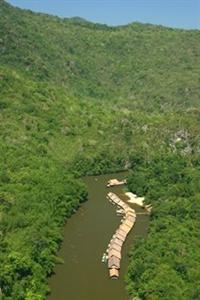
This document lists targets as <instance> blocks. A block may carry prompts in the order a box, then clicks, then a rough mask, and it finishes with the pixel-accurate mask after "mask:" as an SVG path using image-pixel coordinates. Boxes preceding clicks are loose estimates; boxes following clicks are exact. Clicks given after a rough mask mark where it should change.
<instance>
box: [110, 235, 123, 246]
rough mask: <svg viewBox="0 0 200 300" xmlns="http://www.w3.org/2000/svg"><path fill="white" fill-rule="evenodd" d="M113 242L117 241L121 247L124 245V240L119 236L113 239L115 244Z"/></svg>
mask: <svg viewBox="0 0 200 300" xmlns="http://www.w3.org/2000/svg"><path fill="white" fill-rule="evenodd" d="M113 243H115V244H117V245H119V246H121V247H122V245H123V241H122V240H120V239H118V238H117V237H115V238H114V239H113V240H112V241H111V244H113Z"/></svg>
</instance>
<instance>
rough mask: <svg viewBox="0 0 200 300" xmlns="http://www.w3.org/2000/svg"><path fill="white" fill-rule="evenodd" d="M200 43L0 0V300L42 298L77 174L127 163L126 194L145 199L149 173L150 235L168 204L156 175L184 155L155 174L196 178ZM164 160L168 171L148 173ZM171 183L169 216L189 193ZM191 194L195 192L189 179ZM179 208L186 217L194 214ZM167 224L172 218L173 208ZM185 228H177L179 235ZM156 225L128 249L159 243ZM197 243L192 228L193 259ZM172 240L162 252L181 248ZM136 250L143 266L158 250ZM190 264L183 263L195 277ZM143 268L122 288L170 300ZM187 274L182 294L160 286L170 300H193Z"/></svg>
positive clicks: (159, 30) (76, 198) (171, 32)
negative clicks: (143, 283)
mask: <svg viewBox="0 0 200 300" xmlns="http://www.w3.org/2000/svg"><path fill="white" fill-rule="evenodd" d="M199 37H200V32H199V31H198V30H196V31H184V30H175V29H170V28H163V27H160V26H153V25H142V24H136V23H134V24H130V25H128V26H122V27H115V28H113V27H107V26H104V25H98V24H92V23H90V22H87V21H83V20H80V19H77V18H72V19H59V18H57V17H53V16H48V15H44V14H36V13H33V12H31V11H25V10H21V9H18V8H14V7H12V6H10V5H9V4H7V3H6V2H5V1H3V0H0V112H1V114H0V121H1V127H0V132H1V135H0V287H1V289H2V292H3V299H4V300H11V299H15V300H22V299H26V300H30V299H31V300H33V299H34V300H39V299H44V297H45V294H46V293H47V291H48V286H47V276H49V275H50V274H51V272H52V269H53V266H54V264H55V262H56V252H57V249H58V247H59V243H60V241H61V239H62V237H61V233H60V232H61V227H62V225H63V224H64V222H65V221H66V219H67V218H68V217H70V216H71V214H72V213H73V212H75V210H76V209H77V208H78V206H79V205H80V203H81V202H82V201H84V200H85V199H86V194H87V192H86V190H85V187H84V185H83V184H82V182H81V181H80V180H79V179H78V178H79V177H80V176H81V175H84V174H99V173H103V172H108V171H113V170H120V169H124V168H133V170H135V173H134V174H137V175H138V178H140V179H141V180H139V181H138V184H137V187H136V186H135V185H134V183H133V182H135V181H136V180H135V177H134V175H131V177H130V184H129V186H130V189H131V190H133V191H136V192H137V193H140V192H142V194H145V193H147V185H148V184H147V182H146V181H149V180H150V178H151V176H152V181H151V188H148V191H150V192H149V194H147V198H148V200H149V201H152V202H153V201H154V202H155V203H154V207H156V214H155V217H152V228H155V227H154V225H153V224H155V223H154V222H155V219H158V220H159V226H160V222H162V218H163V214H164V213H166V215H167V216H169V215H170V213H171V212H170V211H171V206H170V209H169V207H168V206H167V205H164V208H162V207H163V206H162V201H163V203H164V202H165V201H167V200H168V199H166V197H163V190H162V189H159V188H160V187H161V185H163V182H160V181H159V179H158V178H157V177H159V174H160V172H162V169H165V171H166V170H168V168H169V169H170V166H171V164H172V162H176V161H177V160H179V158H180V157H181V159H180V160H181V162H182V160H183V161H184V163H183V164H182V163H180V166H179V167H178V174H179V173H180V174H179V175H177V170H175V169H172V174H170V172H168V171H166V172H164V174H165V180H166V182H168V179H169V178H171V177H170V176H172V177H173V175H174V178H175V179H174V180H176V182H178V183H179V181H178V180H179V179H181V178H182V177H183V175H181V174H182V169H185V168H186V166H187V174H193V175H191V176H194V173H193V170H194V169H197V171H196V173H195V176H194V177H195V178H196V176H197V177H198V175H199V169H198V168H199V149H200V147H199V146H200V145H199V140H200V139H199V138H200V137H199V121H200V118H199V117H200V107H199V96H200V88H199V87H200V85H199V83H200V82H199V81H200V78H199V73H198V70H199V67H200V66H199V65H200V59H199V53H200V39H199ZM173 153H175V155H174V156H173V155H172V154H173ZM171 155H172V156H171ZM168 156H169V157H171V158H170V159H167V157H168ZM163 157H166V160H167V162H166V165H163V166H162V167H160V166H158V167H155V168H154V167H152V168H153V170H151V167H150V166H151V165H152V166H154V165H155V166H157V164H158V161H160V160H163ZM160 168H161V170H160ZM181 168H182V169H181ZM149 170H151V171H149ZM144 172H146V173H145V174H147V175H148V176H147V175H144ZM145 176H146V177H145ZM188 176H189V175H188ZM177 177H178V179H177ZM185 178H186V179H187V180H185V181H184V180H183V182H181V184H182V185H181V187H182V188H183V189H184V190H187V183H188V182H189V178H188V177H187V176H186V177H185ZM170 180H171V179H170ZM170 180H169V182H170V185H171V184H172V182H171V181H170ZM195 180H196V179H195ZM136 182H137V181H136ZM191 182H192V181H191ZM166 186H167V185H166ZM158 187H159V188H158ZM178 187H179V188H180V186H178ZM178 187H177V186H176V187H173V188H171V186H170V188H171V189H170V191H171V193H172V195H173V197H172V198H173V201H172V202H170V203H171V204H170V205H172V203H173V204H174V206H175V208H174V210H173V211H175V212H176V209H177V208H178V207H179V205H180V201H179V202H178V201H177V195H179V194H178V192H177V190H178V191H180V193H182V195H183V196H184V197H186V195H185V194H184V193H183V192H182V189H181V188H180V189H179V188H178ZM190 188H191V189H192V192H193V193H195V195H193V197H194V196H195V197H196V195H197V194H198V193H199V186H198V184H197V181H195V183H194V182H192V183H191V187H190ZM157 189H158V190H157ZM166 189H167V188H166ZM152 190H153V191H156V192H155V193H154V194H153V192H152ZM166 194H167V193H166ZM189 196H190V197H188V199H189V200H188V201H189V203H190V204H191V203H192V201H193V200H192V196H191V194H190V195H189ZM170 197H171V196H170ZM159 199H162V201H161V200H159ZM157 205H158V206H157ZM159 205H160V206H159ZM187 205H188V207H189V208H188V210H189V212H188V213H187V212H185V214H189V213H190V212H192V211H193V210H192V208H191V207H190V205H189V204H187ZM162 209H163V211H162ZM183 215H184V213H183ZM196 216H199V208H198V206H197V210H196ZM174 218H175V219H176V222H178V221H179V219H178V218H177V212H176V213H175V216H174ZM184 220H185V219H184ZM187 222H189V221H188V220H187ZM169 223H170V222H169ZM174 224H176V223H174ZM187 224H188V223H187ZM184 226H185V225H184ZM184 226H183V224H180V223H178V224H176V226H175V227H177V228H179V229H180V228H182V229H183V230H184V228H185V227H184ZM190 226H191V223H190ZM159 228H160V227H159ZM166 228H167V230H168V227H166ZM158 230H160V229H156V230H155V231H154V229H152V231H151V232H150V235H149V236H150V240H148V241H147V242H145V241H144V242H143V243H144V244H138V246H137V250H136V251H137V253H140V250H141V249H145V247H148V245H149V244H148V243H151V241H152V243H153V242H154V243H156V235H157V231H158ZM170 230H172V228H171V227H170V228H169V231H170ZM175 230H176V229H175ZM180 231H181V230H178V231H177V235H178V234H179V232H180ZM196 236H197V232H196V221H195V229H194V230H193V231H191V237H189V236H187V241H188V244H191V245H192V249H193V250H194V253H196V250H195V249H196V239H195V238H194V237H196ZM167 238H168V236H167V235H166V239H167ZM179 238H180V236H179V235H178V236H176V243H174V244H173V245H171V246H170V247H171V248H170V249H171V251H175V250H176V247H179V245H181V244H180V242H179ZM151 239H152V240H151ZM165 241H166V240H165V235H163V236H162V243H161V246H159V250H160V249H161V248H162V251H165V253H166V255H167V253H168V252H167V249H165V248H163V246H162V245H164V244H165ZM145 243H146V244H145ZM159 250H158V251H159ZM134 251H135V250H133V253H134V255H137V259H138V260H137V261H138V264H139V265H141V261H140V260H139V255H138V254H137V253H136V252H134ZM142 251H143V250H142ZM178 253H179V252H178ZM145 255H146V258H147V260H148V259H149V260H150V261H152V260H153V259H155V257H156V256H157V252H156V251H155V249H152V248H151V251H147V250H145ZM188 259H189V258H188V257H187V258H186V259H185V261H186V262H188ZM196 259H197V256H195V255H194V256H193V257H191V266H192V270H193V269H194V262H195V261H196ZM171 260H172V259H171ZM133 261H134V258H133ZM164 263H165V268H164V269H165V270H166V271H165V272H164V275H163V278H165V276H167V274H168V273H169V274H174V272H177V271H176V270H175V269H176V267H177V266H174V265H173V264H172V263H171V261H170V262H169V261H167V262H166V261H165V262H164ZM143 264H144V265H143V269H146V270H147V274H146V273H145V274H143V273H142V272H141V271H140V267H138V265H134V263H132V265H131V267H130V271H129V280H128V284H129V291H130V293H131V294H134V295H135V294H138V296H139V297H140V298H141V299H166V300H167V299H169V298H167V297H165V295H164V296H163V295H161V294H159V293H158V291H159V290H160V289H161V290H162V288H163V286H162V282H159V280H157V279H155V280H156V282H154V278H152V276H151V269H152V265H151V264H149V263H148V261H147V262H144V261H143ZM166 264H167V266H166ZM154 265H155V264H154ZM186 265H187V264H186ZM186 267H187V266H184V267H183V268H186ZM135 270H136V271H138V273H137V274H135V273H134V272H135ZM188 270H191V269H188ZM178 272H179V271H178ZM188 272H189V271H188ZM192 272H193V273H192V274H194V275H193V277H192V276H191V277H190V281H188V279H187V277H185V279H182V278H181V286H183V285H185V287H188V288H186V290H187V292H186V293H185V294H184V295H183V294H182V295H181V294H177V292H176V291H175V290H174V286H173V285H170V286H169V290H168V292H169V295H170V297H171V298H170V299H178V298H180V299H188V300H189V299H190V300H191V299H195V300H196V299H198V297H197V296H196V295H197V294H194V295H192V288H193V287H194V286H195V285H197V283H198V281H199V275H198V273H197V270H196V269H194V270H193V271H192ZM195 272H196V273H195ZM179 273H180V272H179ZM176 275H177V274H176ZM145 276H146V277H145ZM181 276H182V275H181ZM136 277H137V280H136ZM182 277H183V276H182ZM141 278H143V280H144V281H148V280H150V281H151V286H148V285H146V286H142V287H140V284H139V283H138V282H140V280H141ZM145 278H146V279H145ZM191 278H193V283H192V284H191ZM177 282H180V281H179V278H178V279H177ZM152 287H153V288H154V290H153V292H152ZM160 295H161V296H160ZM177 295H178V297H177ZM180 295H181V296H180ZM164 297H165V298H164ZM173 297H174V298H173ZM181 297H182V298H181ZM192 297H193V298H192ZM195 297H196V298H195Z"/></svg>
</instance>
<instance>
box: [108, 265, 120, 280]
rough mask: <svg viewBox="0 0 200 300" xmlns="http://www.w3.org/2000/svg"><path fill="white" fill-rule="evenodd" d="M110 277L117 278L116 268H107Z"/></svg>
mask: <svg viewBox="0 0 200 300" xmlns="http://www.w3.org/2000/svg"><path fill="white" fill-rule="evenodd" d="M109 273H110V277H111V278H113V279H118V278H119V271H118V270H117V269H114V268H113V269H110V270H109Z"/></svg>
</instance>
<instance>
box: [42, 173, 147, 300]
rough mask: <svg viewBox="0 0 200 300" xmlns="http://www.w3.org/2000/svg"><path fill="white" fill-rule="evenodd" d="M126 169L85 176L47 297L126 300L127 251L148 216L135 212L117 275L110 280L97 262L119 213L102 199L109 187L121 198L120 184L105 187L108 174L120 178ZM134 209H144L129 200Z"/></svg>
mask: <svg viewBox="0 0 200 300" xmlns="http://www.w3.org/2000/svg"><path fill="white" fill-rule="evenodd" d="M126 175H127V172H121V173H117V174H109V175H101V176H89V177H85V178H84V181H85V183H86V185H87V188H88V193H89V196H88V201H87V202H85V203H84V204H83V205H82V206H81V208H80V209H79V210H78V211H77V213H76V214H74V215H73V216H72V217H71V219H69V220H68V221H67V224H66V225H65V227H64V241H63V243H62V246H61V249H60V251H59V253H58V255H59V257H61V258H62V259H63V260H64V264H62V265H57V266H56V267H55V270H54V275H53V276H52V277H51V278H50V280H49V285H50V289H51V294H50V295H49V296H48V297H47V300H129V299H130V297H129V296H128V294H127V293H126V290H125V283H124V275H125V273H126V272H127V267H128V260H129V258H128V252H129V251H130V249H131V247H132V246H133V245H134V241H135V240H136V239H137V238H138V237H141V236H142V237H145V236H146V234H147V229H148V223H149V216H147V215H138V216H137V218H136V223H135V226H134V228H133V229H132V230H131V232H130V234H129V236H128V238H127V239H126V242H125V244H124V246H123V251H122V260H121V269H120V278H119V279H118V280H112V279H110V278H109V276H108V268H107V265H106V264H105V263H102V262H101V258H102V255H103V253H104V252H105V251H106V249H107V245H108V243H109V241H110V239H111V237H112V235H113V234H114V232H115V231H116V229H117V228H118V226H119V224H120V220H121V218H122V217H118V216H117V215H116V207H114V206H113V205H111V204H110V202H109V201H108V200H107V199H106V195H107V193H108V192H109V191H112V192H114V193H116V194H117V195H118V196H120V197H121V198H122V199H123V200H125V199H126V196H125V195H124V192H123V187H113V188H107V187H106V183H107V181H108V180H109V179H111V178H117V179H119V180H120V179H124V178H125V177H126ZM130 206H131V207H133V208H134V209H135V210H136V213H137V212H144V210H143V209H142V208H140V207H138V206H136V205H132V204H130Z"/></svg>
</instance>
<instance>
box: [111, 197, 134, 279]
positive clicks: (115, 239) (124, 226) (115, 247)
mask: <svg viewBox="0 0 200 300" xmlns="http://www.w3.org/2000/svg"><path fill="white" fill-rule="evenodd" d="M107 198H108V199H109V201H110V202H111V203H112V204H113V205H117V207H118V209H120V210H121V211H122V214H123V218H122V220H121V225H120V226H119V227H118V229H117V230H116V232H115V234H114V235H113V236H112V238H111V240H110V243H109V245H108V249H107V257H108V269H109V275H110V278H112V279H118V278H119V269H120V261H121V252H122V246H123V243H124V242H125V240H126V237H127V235H128V234H129V232H130V231H131V229H132V227H133V226H134V224H135V220H136V213H135V210H134V209H132V208H131V207H130V206H129V205H128V204H126V203H125V202H124V201H122V200H121V199H120V198H119V197H118V196H117V195H116V194H114V193H111V192H110V193H108V195H107Z"/></svg>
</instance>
